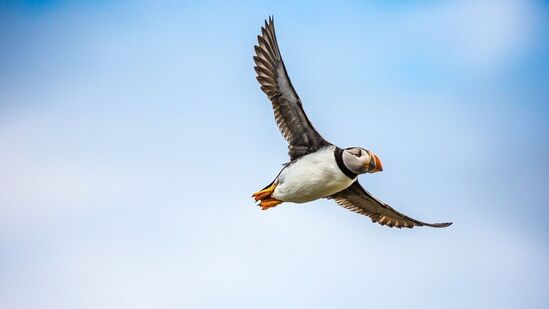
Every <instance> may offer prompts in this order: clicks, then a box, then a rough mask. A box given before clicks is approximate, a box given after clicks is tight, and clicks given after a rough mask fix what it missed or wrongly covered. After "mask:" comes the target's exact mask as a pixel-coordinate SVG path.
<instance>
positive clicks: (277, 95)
mask: <svg viewBox="0 0 549 309" xmlns="http://www.w3.org/2000/svg"><path fill="white" fill-rule="evenodd" d="M257 42H258V44H257V45H254V50H255V55H254V57H253V60H254V63H255V66H254V69H255V72H256V73H257V76H256V79H257V81H258V82H259V84H260V88H261V90H262V91H263V92H264V93H265V94H266V95H267V97H268V98H269V100H270V101H271V103H272V107H273V111H274V118H275V121H276V124H277V126H278V128H279V130H280V132H281V133H282V136H283V137H284V139H286V141H287V142H288V155H289V156H290V162H288V163H286V164H284V165H283V168H282V170H281V171H280V172H279V173H278V175H277V176H276V178H275V179H274V180H273V181H272V182H271V183H270V184H269V185H267V186H266V187H265V188H263V189H262V190H259V191H258V192H255V193H254V194H252V198H253V199H254V200H255V201H256V202H258V206H259V207H261V209H262V210H267V209H270V208H273V207H275V206H277V205H279V204H281V203H284V202H293V203H306V202H310V201H314V200H317V199H321V198H327V199H331V200H334V201H335V202H336V203H337V204H339V205H340V206H342V207H344V208H347V209H349V210H351V211H354V212H356V213H359V214H362V215H365V216H368V217H370V219H371V220H372V222H374V223H376V222H377V223H379V224H380V225H382V226H388V227H396V228H413V227H415V226H429V227H436V228H441V227H447V226H449V225H451V224H452V223H451V222H446V223H425V222H422V221H419V220H416V219H414V218H411V217H409V216H407V215H404V214H402V213H400V212H398V211H396V210H395V209H393V208H392V207H391V206H389V205H388V204H386V203H384V202H382V201H381V200H379V199H377V198H376V197H374V196H373V195H372V194H370V192H368V191H366V190H365V189H364V188H363V187H362V186H361V185H360V183H359V182H358V175H361V174H368V173H377V172H381V171H383V165H382V163H381V160H380V159H379V157H378V156H377V155H376V154H375V153H373V152H372V151H370V150H368V149H364V148H362V147H349V148H340V147H338V146H336V145H334V144H332V143H330V142H328V141H327V140H325V139H324V138H323V137H322V136H321V135H320V134H319V133H318V131H317V130H316V129H315V128H314V127H313V124H312V123H311V121H310V120H309V118H308V117H307V115H306V114H305V111H304V109H303V104H302V103H301V99H300V98H299V96H298V95H297V92H296V91H295V89H294V86H293V85H292V82H291V81H290V78H289V76H288V72H287V71H286V67H285V66H284V61H283V60H282V56H281V54H280V49H279V47H278V42H277V40H276V34H275V26H274V18H273V17H272V16H270V17H269V18H268V19H267V20H265V25H264V26H263V27H261V34H260V35H258V36H257Z"/></svg>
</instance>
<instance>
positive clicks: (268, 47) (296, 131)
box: [254, 17, 331, 160]
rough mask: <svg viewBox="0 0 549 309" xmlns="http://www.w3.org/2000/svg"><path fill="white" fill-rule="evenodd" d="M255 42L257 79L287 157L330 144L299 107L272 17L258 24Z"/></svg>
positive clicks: (296, 155)
mask: <svg viewBox="0 0 549 309" xmlns="http://www.w3.org/2000/svg"><path fill="white" fill-rule="evenodd" d="M257 42H258V45H255V46H254V49H255V54H256V55H255V56H254V62H255V67H254V69H255V71H256V73H257V81H258V82H259V84H260V85H261V90H263V92H265V94H267V96H268V97H269V99H270V100H271V102H272V105H273V110H274V116H275V120H276V124H277V125H278V128H279V129H280V132H281V133H282V136H284V138H285V139H286V141H288V143H289V145H288V149H289V152H288V154H289V155H290V158H291V160H295V159H297V158H299V157H301V156H304V155H306V154H309V153H312V152H315V151H316V150H318V149H319V148H322V147H325V146H328V145H331V144H330V143H329V142H327V141H326V140H325V139H324V138H323V137H322V136H321V135H320V134H319V133H318V132H317V131H316V129H315V128H314V127H313V125H312V124H311V122H310V121H309V118H307V115H306V114H305V111H304V110H303V106H302V104H301V100H300V99H299V96H298V95H297V93H296V91H295V89H294V86H293V85H292V82H291V81H290V78H289V77H288V73H287V72H286V67H285V66H284V62H283V61H282V56H281V55H280V50H279V48H278V43H277V41H276V34H275V28H274V20H273V18H272V17H269V20H268V21H265V26H264V27H261V35H258V36H257Z"/></svg>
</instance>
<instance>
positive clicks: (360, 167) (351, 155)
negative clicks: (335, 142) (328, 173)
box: [343, 147, 383, 174]
mask: <svg viewBox="0 0 549 309" xmlns="http://www.w3.org/2000/svg"><path fill="white" fill-rule="evenodd" d="M343 164H345V167H347V168H348V169H349V170H350V171H351V172H353V173H355V174H364V173H375V172H381V171H383V165H382V164H381V160H380V159H379V157H378V156H377V155H376V154H374V153H373V152H371V151H370V150H366V149H364V148H361V147H351V148H346V149H344V150H343Z"/></svg>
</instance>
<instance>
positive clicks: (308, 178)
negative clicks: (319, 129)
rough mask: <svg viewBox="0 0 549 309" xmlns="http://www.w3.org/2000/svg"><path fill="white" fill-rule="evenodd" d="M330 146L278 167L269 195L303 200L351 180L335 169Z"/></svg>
mask: <svg viewBox="0 0 549 309" xmlns="http://www.w3.org/2000/svg"><path fill="white" fill-rule="evenodd" d="M334 149H335V146H329V147H326V148H324V149H320V150H318V151H317V152H315V153H311V154H308V155H306V156H303V157H301V158H299V159H298V160H297V161H295V162H293V163H292V164H291V165H289V166H288V167H286V168H285V169H284V170H282V172H281V173H280V175H279V176H278V178H277V180H276V181H277V183H278V184H277V186H276V189H275V191H274V193H273V195H272V196H273V197H274V198H276V199H278V200H281V201H284V202H295V203H305V202H309V201H313V200H316V199H319V198H323V197H326V196H329V195H332V194H334V193H337V192H339V191H341V190H343V189H345V188H347V187H348V186H350V185H351V184H352V183H353V181H354V179H350V178H349V177H347V176H346V175H345V174H343V172H342V171H341V170H340V169H339V167H338V166H337V163H336V161H335V157H334Z"/></svg>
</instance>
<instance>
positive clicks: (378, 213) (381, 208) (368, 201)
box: [328, 181, 452, 228]
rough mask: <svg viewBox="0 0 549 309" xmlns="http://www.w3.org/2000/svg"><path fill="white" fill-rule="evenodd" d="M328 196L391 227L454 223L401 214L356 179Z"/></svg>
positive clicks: (434, 225) (432, 225) (373, 220)
mask: <svg viewBox="0 0 549 309" xmlns="http://www.w3.org/2000/svg"><path fill="white" fill-rule="evenodd" d="M328 198H329V199H334V200H335V201H336V203H338V204H339V205H341V206H343V207H345V208H347V209H349V210H351V211H354V212H356V213H359V214H362V215H365V216H368V217H370V218H371V219H372V222H374V223H375V222H377V223H379V224H381V225H387V226H389V227H398V228H402V227H407V228H413V227H414V226H430V227H447V226H449V225H451V224H452V222H447V223H425V222H421V221H419V220H416V219H413V218H410V217H408V216H406V215H404V214H401V213H400V212H398V211H396V210H394V209H393V208H392V207H391V206H389V205H387V204H385V203H383V202H382V201H380V200H378V199H377V198H375V197H374V196H372V195H371V194H370V193H369V192H368V191H366V190H364V188H362V186H361V185H360V184H359V183H358V181H355V182H354V183H353V184H352V185H351V186H349V187H348V188H347V189H345V190H343V191H341V192H338V193H336V194H334V195H331V196H329V197H328Z"/></svg>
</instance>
